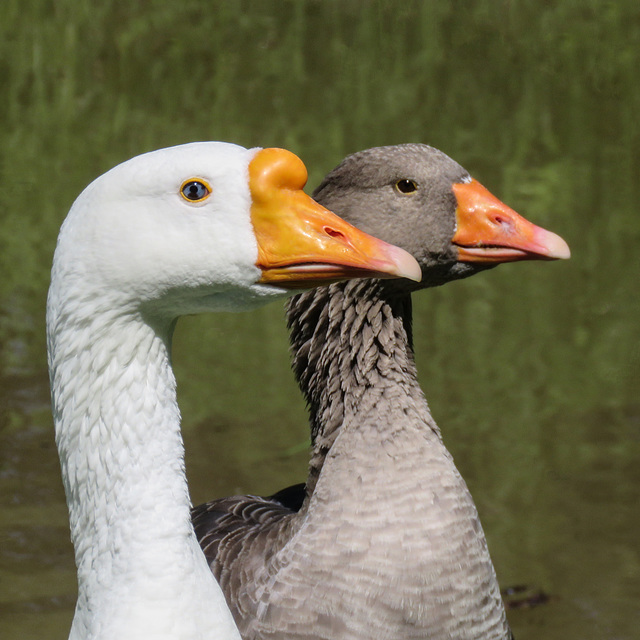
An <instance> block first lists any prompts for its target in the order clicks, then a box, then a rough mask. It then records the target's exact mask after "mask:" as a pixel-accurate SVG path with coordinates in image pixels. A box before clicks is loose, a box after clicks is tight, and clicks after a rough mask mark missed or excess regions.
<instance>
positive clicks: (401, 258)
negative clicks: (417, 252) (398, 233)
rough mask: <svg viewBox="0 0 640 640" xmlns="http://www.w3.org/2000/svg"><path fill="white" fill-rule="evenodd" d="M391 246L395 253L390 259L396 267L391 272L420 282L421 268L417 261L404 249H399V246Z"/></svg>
mask: <svg viewBox="0 0 640 640" xmlns="http://www.w3.org/2000/svg"><path fill="white" fill-rule="evenodd" d="M393 248H394V249H395V251H394V254H395V255H392V256H391V259H392V261H393V263H394V264H395V267H396V268H395V269H394V272H393V274H394V275H396V276H398V277H400V278H407V279H408V280H413V281H414V282H420V281H421V280H422V269H421V268H420V265H419V264H418V261H417V260H416V259H415V258H414V257H413V256H412V255H411V254H410V253H408V252H407V251H405V250H404V249H400V248H399V247H393Z"/></svg>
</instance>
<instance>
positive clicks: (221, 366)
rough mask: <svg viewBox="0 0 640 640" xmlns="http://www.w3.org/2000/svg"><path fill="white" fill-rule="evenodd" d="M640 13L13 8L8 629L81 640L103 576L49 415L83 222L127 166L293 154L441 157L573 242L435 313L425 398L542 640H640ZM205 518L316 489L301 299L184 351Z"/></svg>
mask: <svg viewBox="0 0 640 640" xmlns="http://www.w3.org/2000/svg"><path fill="white" fill-rule="evenodd" d="M639 70H640V5H638V3H637V2H636V1H635V0H634V1H632V0H626V1H625V0H622V1H619V2H608V1H605V0H583V1H572V0H566V1H564V2H562V1H555V2H553V1H545V2H541V1H540V0H512V1H507V0H504V1H497V0H496V1H488V0H486V1H480V0H478V1H469V2H456V1H449V2H435V1H433V2H430V1H425V2H415V1H411V0H402V1H401V2H400V1H391V0H390V1H388V2H365V1H354V0H325V1H323V2H318V1H311V0H308V1H299V2H294V1H286V0H279V1H271V0H255V1H242V2H241V1H233V0H230V1H226V2H223V1H209V2H194V1H187V2H180V3H177V2H169V1H168V0H162V1H159V0H156V1H153V0H152V1H144V2H143V1H141V0H127V1H126V2H125V1H117V0H108V1H103V2H97V1H96V0H93V1H87V0H85V1H82V0H73V1H72V0H56V1H55V2H54V1H50V2H48V1H45V0H31V1H30V2H24V1H20V0H3V2H2V3H0V629H2V636H3V638H7V639H8V640H13V639H16V640H17V639H20V640H23V639H27V638H38V639H40V638H42V637H46V638H52V639H56V638H59V639H63V638H66V636H67V634H68V629H69V624H70V619H71V616H72V612H73V605H74V601H75V569H74V564H73V556H72V550H71V546H70V543H69V540H68V529H67V521H66V517H67V516H66V507H65V504H64V495H63V492H62V487H61V482H60V479H59V468H58V462H57V455H56V451H55V446H54V444H53V433H52V432H53V429H52V424H51V417H50V413H49V406H48V401H49V400H48V382H47V372H46V354H45V341H44V301H45V296H46V288H47V284H48V277H49V268H50V263H51V257H52V253H53V249H54V246H55V237H56V234H57V230H58V228H59V226H60V223H61V222H62V220H63V218H64V216H65V213H66V211H67V210H68V208H69V206H70V205H71V203H72V202H73V200H74V198H75V197H76V195H77V194H78V193H79V192H80V191H81V190H82V188H83V187H84V186H85V185H86V184H87V183H88V182H90V181H91V180H92V179H93V178H95V177H96V176H97V175H99V174H100V173H103V172H104V171H106V170H107V169H109V168H110V167H111V166H113V165H114V164H116V163H118V162H120V161H122V160H125V159H127V158H128V157H131V156H133V155H137V154H139V153H142V152H144V151H148V150H151V149H155V148H159V147H163V146H168V145H173V144H179V143H182V142H188V141H192V140H207V139H209V140H227V141H232V142H236V143H239V144H242V145H244V146H248V147H252V146H284V147H288V148H289V149H291V150H292V151H294V152H296V153H298V154H299V155H300V156H301V157H302V158H303V160H304V161H305V163H306V164H307V166H308V168H309V172H310V186H311V187H313V186H315V185H316V184H317V183H318V182H319V181H320V179H321V177H322V176H323V175H324V173H326V172H327V171H328V170H329V169H331V168H332V167H333V166H335V165H336V164H337V163H338V162H339V161H340V159H341V158H342V157H343V156H345V155H346V154H348V153H351V152H353V151H357V150H359V149H363V148H366V147H371V146H378V145H383V144H395V143H400V142H416V141H420V142H426V143H429V144H431V145H433V146H436V147H438V148H440V149H442V150H443V151H445V152H446V153H448V154H449V155H451V156H452V157H453V158H454V159H456V160H457V161H458V162H460V163H461V164H462V165H463V166H465V167H466V168H467V169H468V170H469V171H470V172H471V173H472V174H473V175H474V177H476V178H477V179H478V180H480V181H481V182H482V183H484V184H485V185H486V186H487V187H488V188H489V189H490V190H491V191H492V192H493V193H495V194H496V195H497V196H498V197H500V198H501V199H502V200H504V201H505V202H506V203H507V204H509V205H510V206H512V207H513V208H515V209H516V210H517V211H519V212H520V213H522V214H523V215H525V216H526V217H527V218H529V219H530V220H532V221H534V222H535V223H537V224H540V225H542V226H545V227H547V228H550V229H552V230H553V231H556V232H557V233H559V234H560V235H562V236H563V237H564V238H565V239H566V240H567V241H568V242H569V245H570V246H571V249H572V253H573V255H572V259H571V260H570V261H568V262H563V263H549V264H544V263H528V264H516V265H505V266H502V267H500V268H499V269H497V270H494V271H492V272H489V273H485V274H481V275H479V276H477V277H475V278H472V279H470V280H467V281H463V282H458V283H454V284H451V285H448V286H446V287H444V288H441V289H437V290H431V291H424V292H422V293H420V294H418V295H417V296H415V320H414V326H415V334H416V350H417V359H418V365H419V369H420V373H421V382H422V384H423V388H424V389H425V392H426V394H427V397H428V399H429V401H430V404H431V407H432V410H433V413H434V416H435V418H436V419H437V421H438V423H439V425H440V426H441V428H442V431H443V435H444V438H445V442H446V443H447V446H448V447H449V448H450V450H451V451H452V453H453V454H454V457H455V459H456V462H457V464H458V466H459V468H460V470H461V472H462V474H463V475H464V477H465V479H466V480H467V482H468V484H469V486H470V489H471V491H472V493H473V495H474V498H475V500H476V503H477V505H478V509H479V511H480V515H481V518H482V522H483V526H484V528H485V532H486V534H487V538H488V540H489V545H490V548H491V552H492V556H493V559H494V562H495V565H496V569H497V572H498V576H499V579H500V582H501V584H502V585H503V586H508V585H513V584H519V583H524V584H527V585H532V586H533V587H534V588H538V589H542V590H544V591H545V592H546V593H548V594H549V595H550V596H551V599H550V601H549V602H548V603H547V604H545V605H542V606H539V607H536V608H533V609H528V610H522V609H519V610H513V611H510V612H509V619H510V621H511V624H512V626H513V629H514V632H515V634H516V637H517V638H518V640H528V639H530V640H533V639H539V638H545V640H555V639H557V640H561V639H562V640H567V639H574V638H575V639H576V640H577V639H580V640H591V639H596V638H597V639H601V638H606V639H609V638H616V639H631V638H637V637H638V629H639V628H640V605H639V602H640V543H639V542H638V539H639V536H638V530H639V529H640V510H639V508H638V504H639V499H640V464H639V463H640V346H639V341H638V338H639V334H640V331H639V322H638V316H639V311H640V303H639V300H638V290H639V276H640V259H639V258H638V244H639V242H640V217H639V215H640V214H639V212H638V203H639V201H640V198H639V196H640V186H639V184H640V180H639V179H640V81H639V78H640V72H639ZM174 358H175V367H176V372H177V376H178V383H179V400H180V405H181V409H182V412H183V421H184V433H185V440H186V447H187V469H188V474H189V480H190V485H191V487H192V496H193V499H194V502H201V501H204V500H206V499H210V498H213V497H218V496H221V495H227V494H231V493H236V492H253V493H259V494H268V493H271V492H273V491H276V490H277V489H279V488H281V487H283V486H285V485H286V484H290V483H293V482H299V481H302V480H303V479H304V477H305V475H306V461H307V448H306V444H307V433H308V429H307V423H306V413H305V408H304V404H303V402H302V400H301V398H300V396H299V393H298V391H297V389H296V386H295V384H294V381H293V376H292V374H291V372H290V370H289V357H288V352H287V338H286V331H285V328H284V320H283V312H282V304H274V305H271V306H270V307H267V308H265V309H262V310H259V311H257V312H253V313H250V314H238V315H226V314H217V315H210V316H205V317H197V318H186V319H184V320H182V321H181V322H180V323H179V325H178V330H177V334H176V338H175V342H174Z"/></svg>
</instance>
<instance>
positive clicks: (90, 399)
mask: <svg viewBox="0 0 640 640" xmlns="http://www.w3.org/2000/svg"><path fill="white" fill-rule="evenodd" d="M67 306H69V305H67ZM93 309H94V312H93V314H92V315H89V314H85V315H84V316H83V317H80V316H77V317H74V315H73V313H71V312H69V310H68V308H67V309H65V308H64V305H61V304H58V303H57V301H56V300H53V302H52V300H51V297H50V301H49V317H48V330H49V365H50V372H51V388H52V399H53V413H54V421H55V427H56V442H57V445H58V451H59V454H60V462H61V466H62V476H63V481H64V486H65V491H66V494H67V503H68V507H69V516H70V524H71V539H72V542H73V545H74V548H75V557H76V564H77V567H78V590H79V592H78V603H77V607H76V614H75V618H74V622H73V627H72V632H71V637H72V638H82V639H83V640H87V639H89V638H91V639H94V638H95V639H96V640H97V639H99V640H111V639H114V640H115V639H116V638H117V639H118V640H124V639H126V638H132V639H133V638H135V639H136V640H141V639H145V638H154V639H156V638H158V639H159V638H171V639H172V640H175V639H177V638H185V639H186V638H189V639H190V640H193V639H196V638H197V639H200V638H202V639H204V638H216V639H225V640H226V639H227V638H239V635H238V634H237V631H236V629H235V625H234V624H233V621H232V618H231V614H230V613H229V611H228V608H227V607H226V604H225V601H224V598H223V596H222V592H221V591H220V588H219V587H218V584H217V582H216V581H215V580H214V579H213V577H212V574H211V572H210V570H209V567H208V565H207V563H206V560H205V558H204V555H203V554H202V552H201V550H200V547H199V545H198V543H197V540H196V538H195V535H194V531H193V527H192V526H191V520H190V514H189V508H190V499H189V492H188V488H187V481H186V476H185V469H184V455H183V454H184V448H183V442H182V437H181V434H180V415H179V410H178V406H177V401H176V391H175V378H174V375H173V372H172V369H171V365H170V341H171V332H172V327H171V326H168V325H167V326H162V325H158V326H155V327H154V326H152V325H151V324H150V323H148V322H146V321H145V320H144V319H143V318H142V317H140V315H139V314H133V313H132V314H118V313H116V312H112V311H109V305H108V304H104V305H102V309H96V308H95V305H94V307H93ZM159 327H160V328H159Z"/></svg>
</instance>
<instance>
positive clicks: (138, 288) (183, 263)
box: [49, 142, 420, 321]
mask: <svg viewBox="0 0 640 640" xmlns="http://www.w3.org/2000/svg"><path fill="white" fill-rule="evenodd" d="M306 178H307V172H306V169H305V166H304V164H303V163H302V161H301V160H300V159H299V158H298V157H297V156H295V155H294V154H292V153H290V152H288V151H286V150H283V149H249V150H248V149H245V148H243V147H240V146H236V145H232V144H227V143H220V142H203V143H192V144H186V145H181V146H177V147H172V148H168V149H161V150H158V151H153V152H150V153H147V154H144V155H141V156H137V157H135V158H133V159H131V160H128V161H127V162H124V163H122V164H120V165H118V166H116V167H115V168H113V169H112V170H110V171H108V172H107V173H105V174H104V175H102V176H101V177H99V178H98V179H96V180H95V181H94V182H93V183H91V184H90V185H89V186H88V187H87V188H86V189H85V190H84V191H83V192H82V194H81V195H80V196H79V197H78V199H77V200H76V202H75V203H74V204H73V206H72V208H71V210H70V212H69V214H68V216H67V219H66V220H65V222H64V224H63V226H62V229H61V232H60V235H59V238H58V245H57V248H56V253H55V257H54V265H53V271H52V284H51V290H50V296H49V304H50V311H51V312H52V314H53V315H55V312H56V310H57V309H59V308H60V307H61V306H63V305H65V301H68V302H71V301H75V302H77V303H78V304H76V305H75V307H76V308H78V309H85V310H86V312H87V313H97V312H99V311H100V310H102V309H106V308H109V309H114V308H118V309H120V310H122V312H123V313H126V312H127V311H132V312H143V313H149V314H151V315H154V316H159V317H162V318H164V319H166V320H168V321H172V320H173V319H175V318H176V317H177V316H178V315H183V314H193V313H199V312H202V311H216V310H225V309H238V308H247V307H251V306H255V305H256V304H261V303H264V302H267V301H268V300H269V299H271V298H274V297H279V296H282V295H284V294H285V293H286V290H288V289H296V288H310V287H312V286H315V285H317V284H321V283H325V282H333V281H337V280H341V279H346V278H351V277H355V276H361V275H370V276H371V275H375V276H376V277H377V276H383V277H399V276H405V277H410V278H419V277H420V269H419V267H418V266H417V264H416V263H415V260H414V259H413V258H412V257H411V256H409V255H408V254H407V253H406V252H404V251H402V250H400V249H397V248H395V247H392V246H390V245H388V244H386V243H384V242H382V241H378V240H376V239H374V238H371V237H369V236H367V235H366V234H365V233H363V232H361V231H359V230H357V229H355V228H354V227H352V226H351V225H349V224H347V223H345V222H344V221H343V220H341V219H340V218H338V217H337V216H335V215H333V214H332V213H330V212H329V211H327V210H326V209H324V208H323V207H322V206H320V205H318V204H317V203H315V202H314V201H313V200H312V199H311V198H310V197H309V196H307V195H306V194H305V193H304V192H303V191H302V187H303V186H304V184H305V182H306Z"/></svg>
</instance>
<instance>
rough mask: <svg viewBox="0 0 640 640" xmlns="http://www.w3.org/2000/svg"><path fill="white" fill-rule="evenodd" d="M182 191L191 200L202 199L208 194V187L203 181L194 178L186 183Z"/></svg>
mask: <svg viewBox="0 0 640 640" xmlns="http://www.w3.org/2000/svg"><path fill="white" fill-rule="evenodd" d="M182 193H184V197H185V198H187V199H189V200H202V198H204V197H205V196H206V195H207V187H205V186H204V185H203V184H202V182H197V181H196V180H194V181H193V182H188V183H187V184H185V185H184V187H183V188H182Z"/></svg>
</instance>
